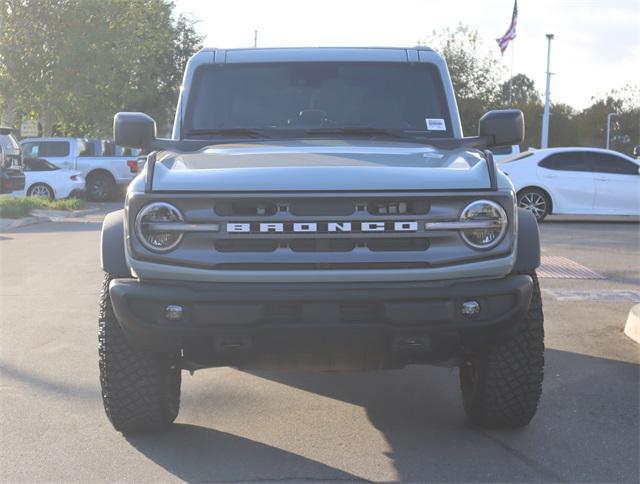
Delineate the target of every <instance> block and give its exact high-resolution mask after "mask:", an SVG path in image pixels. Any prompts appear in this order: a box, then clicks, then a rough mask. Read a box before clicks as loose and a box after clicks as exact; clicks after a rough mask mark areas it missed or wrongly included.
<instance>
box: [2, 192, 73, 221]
mask: <svg viewBox="0 0 640 484" xmlns="http://www.w3.org/2000/svg"><path fill="white" fill-rule="evenodd" d="M84 206H85V201H84V200H80V199H78V198H66V199H64V200H47V199H46V198H40V197H0V218H22V217H28V216H29V215H30V214H31V211H32V210H34V209H37V208H40V209H49V210H80V209H82V208H84Z"/></svg>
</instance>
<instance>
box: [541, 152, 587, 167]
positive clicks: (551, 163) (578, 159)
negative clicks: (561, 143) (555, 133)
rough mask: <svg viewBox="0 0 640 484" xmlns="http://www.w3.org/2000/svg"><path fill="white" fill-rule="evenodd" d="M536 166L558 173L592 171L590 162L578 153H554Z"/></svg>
mask: <svg viewBox="0 0 640 484" xmlns="http://www.w3.org/2000/svg"><path fill="white" fill-rule="evenodd" d="M538 166H541V167H542V168H546V169H548V170H559V171H592V169H591V161H589V159H587V158H586V157H584V156H583V154H582V153H581V152H580V151H567V152H564V153H554V154H552V155H549V156H547V157H546V158H545V159H544V160H542V161H541V162H540V163H538Z"/></svg>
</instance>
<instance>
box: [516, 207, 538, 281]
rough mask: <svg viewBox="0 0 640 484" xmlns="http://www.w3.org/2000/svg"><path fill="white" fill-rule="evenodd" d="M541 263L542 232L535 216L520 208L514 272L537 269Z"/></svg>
mask: <svg viewBox="0 0 640 484" xmlns="http://www.w3.org/2000/svg"><path fill="white" fill-rule="evenodd" d="M539 265H540V233H539V232H538V222H537V221H536V218H535V216H534V215H533V214H532V213H531V212H529V211H528V210H525V209H524V208H518V246H517V252H516V262H515V264H514V266H513V272H517V273H522V272H530V271H533V270H535V269H536V268H537V267H538V266H539Z"/></svg>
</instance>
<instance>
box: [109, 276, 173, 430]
mask: <svg viewBox="0 0 640 484" xmlns="http://www.w3.org/2000/svg"><path fill="white" fill-rule="evenodd" d="M110 281H111V276H110V275H109V274H106V275H105V279H104V284H103V286H102V294H101V296H100V318H99V323H98V324H99V329H98V352H99V358H100V385H101V387H102V403H103V404H104V409H105V411H106V413H107V417H108V418H109V420H110V421H111V423H112V424H113V426H114V427H115V429H116V430H119V431H120V432H122V433H124V434H130V433H131V434H132V433H142V432H155V431H159V430H162V429H164V428H166V427H167V426H168V425H170V424H171V423H172V422H173V421H174V420H175V418H176V417H177V416H178V410H179V408H180V383H181V374H180V369H179V368H178V367H176V366H174V365H173V363H174V362H175V358H172V357H171V355H166V354H163V353H153V352H144V351H139V350H136V349H134V348H132V347H131V346H129V343H128V342H127V340H126V339H125V336H124V334H123V333H122V329H121V328H120V324H119V323H118V321H117V320H116V317H115V315H114V313H113V309H112V307H111V298H110V297H109V282H110Z"/></svg>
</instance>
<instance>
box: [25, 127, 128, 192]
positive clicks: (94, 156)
mask: <svg viewBox="0 0 640 484" xmlns="http://www.w3.org/2000/svg"><path fill="white" fill-rule="evenodd" d="M21 144H22V147H23V150H24V155H25V157H29V158H44V159H45V160H47V161H49V162H50V163H53V164H54V165H56V166H57V167H59V168H63V169H66V170H76V171H79V172H80V173H81V174H82V175H83V177H84V178H85V179H86V192H87V196H88V198H89V199H90V200H94V201H100V202H101V201H106V200H110V199H112V198H113V197H114V196H115V195H116V194H117V193H118V192H119V191H120V190H121V189H122V188H123V187H126V186H127V185H128V184H129V182H130V181H131V180H132V179H133V178H134V177H135V176H136V175H137V173H138V163H137V157H136V156H135V155H133V154H132V155H131V156H126V155H122V156H117V155H116V153H115V150H114V151H112V152H109V151H108V150H107V149H106V148H105V146H106V145H108V142H107V143H105V144H103V142H102V140H89V141H87V140H83V139H77V138H26V139H23V140H22V141H21Z"/></svg>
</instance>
